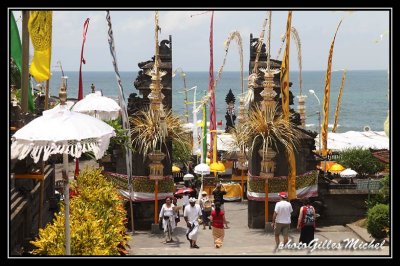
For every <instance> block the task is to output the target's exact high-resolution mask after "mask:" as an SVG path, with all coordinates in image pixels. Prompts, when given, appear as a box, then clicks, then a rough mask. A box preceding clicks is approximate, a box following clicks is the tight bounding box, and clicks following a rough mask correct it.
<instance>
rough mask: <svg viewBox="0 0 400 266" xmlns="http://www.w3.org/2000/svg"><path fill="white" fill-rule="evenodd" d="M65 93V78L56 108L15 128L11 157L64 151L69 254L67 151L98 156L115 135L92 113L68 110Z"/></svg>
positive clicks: (38, 156) (45, 155)
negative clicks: (17, 128) (58, 105)
mask: <svg viewBox="0 0 400 266" xmlns="http://www.w3.org/2000/svg"><path fill="white" fill-rule="evenodd" d="M66 99H67V93H66V90H65V80H64V81H63V85H62V87H61V88H60V101H61V105H60V107H59V108H56V109H52V110H48V111H44V112H43V116H41V117H38V118H36V119H34V120H32V121H31V122H30V123H28V124H27V125H25V126H24V127H22V128H21V129H20V130H18V131H17V132H16V133H15V134H14V135H13V136H12V138H11V140H12V144H11V159H15V158H18V159H19V160H22V159H24V158H25V157H26V156H27V155H28V154H30V156H31V157H32V158H33V159H34V161H35V163H37V162H38V161H39V158H40V157H41V155H42V153H43V161H46V160H47V159H48V158H49V156H50V155H52V154H58V153H62V154H63V163H64V171H63V172H64V173H65V175H66V182H65V189H64V191H65V194H64V196H65V235H66V237H65V246H66V248H65V252H66V255H71V246H70V244H71V236H70V228H69V182H68V181H69V178H68V172H67V171H68V154H69V155H71V156H73V157H75V158H79V157H81V155H82V153H84V152H89V151H91V152H93V154H94V156H95V157H96V159H100V158H101V157H102V156H103V155H104V152H105V151H106V150H107V148H108V145H109V143H110V138H111V137H112V136H115V131H114V128H113V127H111V126H109V125H108V124H106V123H104V122H103V121H100V120H99V119H96V118H94V117H91V116H88V115H85V114H80V113H76V112H71V111H69V110H68V108H67V107H66V105H65V101H66Z"/></svg>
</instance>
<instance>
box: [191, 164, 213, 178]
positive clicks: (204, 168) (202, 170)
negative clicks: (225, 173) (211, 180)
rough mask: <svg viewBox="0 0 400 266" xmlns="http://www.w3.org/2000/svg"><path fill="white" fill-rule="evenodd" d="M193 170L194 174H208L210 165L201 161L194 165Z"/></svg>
mask: <svg viewBox="0 0 400 266" xmlns="http://www.w3.org/2000/svg"><path fill="white" fill-rule="evenodd" d="M194 172H195V173H196V174H202V175H208V174H210V166H208V165H207V164H205V163H201V164H198V165H196V166H195V168H194Z"/></svg>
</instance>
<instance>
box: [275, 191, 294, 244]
mask: <svg viewBox="0 0 400 266" xmlns="http://www.w3.org/2000/svg"><path fill="white" fill-rule="evenodd" d="M279 197H280V198H281V200H280V201H279V202H277V203H276V205H275V210H274V215H273V216H272V227H273V228H274V234H275V242H276V247H278V246H279V244H280V239H279V235H280V233H281V232H282V235H283V244H286V243H287V242H288V237H289V229H290V222H291V219H290V216H291V213H292V212H293V208H292V205H291V204H290V203H289V202H288V201H287V193H286V192H280V193H279Z"/></svg>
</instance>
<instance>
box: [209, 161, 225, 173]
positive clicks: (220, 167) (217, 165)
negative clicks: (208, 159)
mask: <svg viewBox="0 0 400 266" xmlns="http://www.w3.org/2000/svg"><path fill="white" fill-rule="evenodd" d="M210 171H211V172H214V173H215V172H217V173H223V172H225V165H224V164H223V163H221V162H214V163H212V164H211V165H210Z"/></svg>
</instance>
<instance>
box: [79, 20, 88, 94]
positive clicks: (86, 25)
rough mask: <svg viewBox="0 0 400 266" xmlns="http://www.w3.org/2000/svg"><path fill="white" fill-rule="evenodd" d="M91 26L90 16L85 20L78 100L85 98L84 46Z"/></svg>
mask: <svg viewBox="0 0 400 266" xmlns="http://www.w3.org/2000/svg"><path fill="white" fill-rule="evenodd" d="M88 27H89V18H87V19H86V20H85V23H84V24H83V42H82V50H81V62H80V67H79V90H78V100H82V99H83V85H82V63H84V64H86V61H85V59H84V58H83V48H84V47H85V41H86V32H87V30H88Z"/></svg>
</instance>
